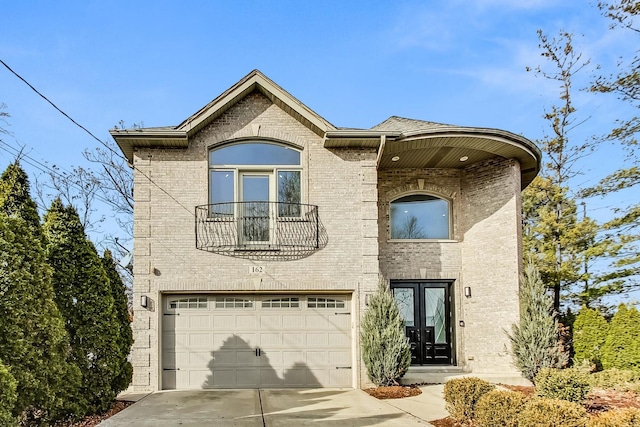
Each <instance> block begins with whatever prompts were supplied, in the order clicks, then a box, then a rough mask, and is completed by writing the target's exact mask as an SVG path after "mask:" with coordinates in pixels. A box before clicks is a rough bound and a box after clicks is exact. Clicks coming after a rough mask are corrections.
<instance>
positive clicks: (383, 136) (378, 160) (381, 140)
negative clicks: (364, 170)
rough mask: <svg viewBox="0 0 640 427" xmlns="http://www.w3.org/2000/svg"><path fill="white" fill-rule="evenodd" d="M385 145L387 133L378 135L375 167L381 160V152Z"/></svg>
mask: <svg viewBox="0 0 640 427" xmlns="http://www.w3.org/2000/svg"><path fill="white" fill-rule="evenodd" d="M385 145H387V135H380V147H378V157H377V158H376V169H379V168H380V162H381V161H382V153H383V152H384V147H385Z"/></svg>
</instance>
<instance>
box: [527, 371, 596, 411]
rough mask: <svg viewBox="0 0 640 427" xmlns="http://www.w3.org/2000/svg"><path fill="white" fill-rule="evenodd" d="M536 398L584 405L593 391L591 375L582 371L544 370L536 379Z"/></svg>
mask: <svg viewBox="0 0 640 427" xmlns="http://www.w3.org/2000/svg"><path fill="white" fill-rule="evenodd" d="M535 383H536V396H538V397H546V398H550V399H561V400H566V401H569V402H576V403H582V402H583V401H584V398H585V397H586V395H587V393H589V390H590V389H591V385H590V383H589V374H588V373H586V372H585V371H583V370H580V369H573V368H570V369H550V368H544V369H541V370H540V372H538V375H536V378H535Z"/></svg>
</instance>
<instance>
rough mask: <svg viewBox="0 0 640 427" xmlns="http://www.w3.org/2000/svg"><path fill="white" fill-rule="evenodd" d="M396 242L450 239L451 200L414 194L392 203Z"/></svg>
mask: <svg viewBox="0 0 640 427" xmlns="http://www.w3.org/2000/svg"><path fill="white" fill-rule="evenodd" d="M389 220H390V228H391V238H392V239H450V238H451V218H450V204H449V201H447V200H445V199H441V198H439V197H435V196H430V195H426V194H412V195H410V196H404V197H401V198H399V199H396V200H394V201H392V202H391V207H390V213H389Z"/></svg>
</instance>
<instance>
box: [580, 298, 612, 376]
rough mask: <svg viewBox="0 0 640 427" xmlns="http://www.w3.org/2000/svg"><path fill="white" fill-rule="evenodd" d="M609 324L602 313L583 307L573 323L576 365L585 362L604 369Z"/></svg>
mask: <svg viewBox="0 0 640 427" xmlns="http://www.w3.org/2000/svg"><path fill="white" fill-rule="evenodd" d="M608 330H609V324H608V323H607V320H606V319H605V318H604V316H603V315H602V313H600V311H598V310H596V309H593V308H588V307H582V309H581V310H580V312H579V313H578V315H577V316H576V320H575V321H574V322H573V351H574V354H575V356H574V360H575V364H576V365H578V364H580V362H582V361H583V360H588V361H589V362H591V363H594V364H595V365H596V367H597V368H598V369H602V349H603V347H604V342H605V339H606V338H607V332H608Z"/></svg>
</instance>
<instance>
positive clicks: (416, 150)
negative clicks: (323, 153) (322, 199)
mask: <svg viewBox="0 0 640 427" xmlns="http://www.w3.org/2000/svg"><path fill="white" fill-rule="evenodd" d="M383 135H384V140H385V144H384V151H383V152H382V153H379V157H380V158H379V162H378V168H379V169H405V168H407V169H408V168H415V169H426V168H449V169H450V168H454V169H462V168H465V167H467V166H469V165H471V164H473V163H477V162H479V161H483V160H487V159H490V158H493V157H496V156H499V157H503V158H506V159H516V160H518V162H519V163H520V173H521V182H522V188H524V187H526V186H527V185H529V183H530V182H531V181H532V180H533V178H535V176H536V175H537V174H538V171H539V170H540V161H541V157H542V154H541V152H540V150H539V149H538V148H537V147H536V146H535V144H533V142H531V141H529V140H528V139H526V138H524V137H522V136H520V135H516V134H513V133H511V132H507V131H503V130H499V129H487V128H468V127H458V126H439V127H437V128H434V129H433V130H424V129H423V130H418V131H406V132H389V131H359V130H342V131H335V132H327V134H326V137H325V143H324V146H325V147H326V148H378V147H379V146H380V143H381V140H382V137H383Z"/></svg>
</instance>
